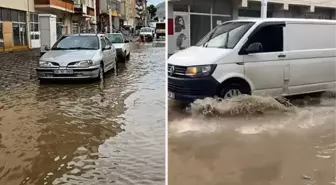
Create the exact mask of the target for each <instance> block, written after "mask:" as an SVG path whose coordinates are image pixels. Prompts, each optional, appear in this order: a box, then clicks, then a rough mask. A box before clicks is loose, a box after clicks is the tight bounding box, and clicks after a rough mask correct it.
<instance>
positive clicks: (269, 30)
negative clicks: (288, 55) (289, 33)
mask: <svg viewBox="0 0 336 185" xmlns="http://www.w3.org/2000/svg"><path fill="white" fill-rule="evenodd" d="M253 43H260V44H261V46H262V51H260V52H258V53H268V52H281V51H283V25H270V26H265V27H263V28H261V29H260V30H259V31H257V32H256V33H255V34H254V35H253V36H252V37H251V38H250V39H249V40H248V42H247V43H246V45H245V47H244V49H247V48H248V47H249V46H250V44H253Z"/></svg>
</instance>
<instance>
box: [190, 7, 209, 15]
mask: <svg viewBox="0 0 336 185" xmlns="http://www.w3.org/2000/svg"><path fill="white" fill-rule="evenodd" d="M210 9H211V8H210V6H206V5H191V6H190V12H195V13H209V14H210Z"/></svg>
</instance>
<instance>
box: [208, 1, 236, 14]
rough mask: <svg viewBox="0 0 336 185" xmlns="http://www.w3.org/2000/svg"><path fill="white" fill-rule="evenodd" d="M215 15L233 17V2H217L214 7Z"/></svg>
mask: <svg viewBox="0 0 336 185" xmlns="http://www.w3.org/2000/svg"><path fill="white" fill-rule="evenodd" d="M212 13H213V14H221V15H231V14H232V4H231V1H223V0H215V1H214V4H213V6H212Z"/></svg>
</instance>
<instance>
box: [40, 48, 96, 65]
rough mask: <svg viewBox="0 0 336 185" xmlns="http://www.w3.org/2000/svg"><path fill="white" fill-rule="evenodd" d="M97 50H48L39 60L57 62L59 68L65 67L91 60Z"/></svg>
mask: <svg viewBox="0 0 336 185" xmlns="http://www.w3.org/2000/svg"><path fill="white" fill-rule="evenodd" d="M96 52H97V50H50V51H48V52H47V53H45V54H44V55H43V56H42V57H41V59H40V60H45V61H50V62H57V63H59V64H60V66H67V64H68V63H70V62H75V61H81V60H91V59H92V57H93V55H95V54H96Z"/></svg>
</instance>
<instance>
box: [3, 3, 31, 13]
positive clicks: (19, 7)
mask: <svg viewBox="0 0 336 185" xmlns="http://www.w3.org/2000/svg"><path fill="white" fill-rule="evenodd" d="M0 7H3V8H10V9H15V10H22V11H30V12H34V11H35V8H34V0H0ZM28 7H29V10H28Z"/></svg>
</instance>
